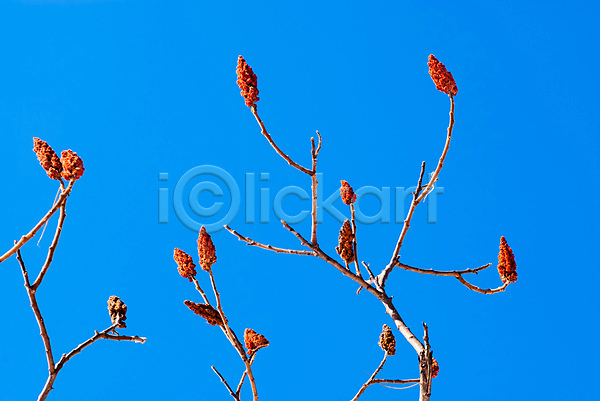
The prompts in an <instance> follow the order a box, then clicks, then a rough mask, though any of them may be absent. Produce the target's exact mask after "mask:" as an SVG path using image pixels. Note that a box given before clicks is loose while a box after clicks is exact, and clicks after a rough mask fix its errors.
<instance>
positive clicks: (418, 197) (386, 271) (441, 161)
mask: <svg viewBox="0 0 600 401" xmlns="http://www.w3.org/2000/svg"><path fill="white" fill-rule="evenodd" d="M449 114H450V122H449V124H448V129H447V136H446V143H445V144H444V150H443V151H442V155H441V156H440V159H439V161H438V165H437V167H436V169H435V171H434V172H433V173H432V174H431V178H430V179H429V182H428V183H427V185H426V186H425V188H423V189H422V190H421V181H422V179H423V172H424V170H425V162H423V164H421V174H420V177H419V185H418V187H417V190H415V192H413V201H412V203H411V205H410V209H409V210H408V214H407V215H406V219H404V225H403V227H402V232H401V233H400V237H399V238H398V242H397V243H396V248H395V249H394V253H393V254H392V258H391V259H390V262H389V263H388V265H387V266H386V267H385V269H383V271H382V272H381V273H380V274H379V276H378V281H379V285H380V286H381V287H385V282H386V280H387V278H388V276H389V274H390V273H391V272H392V270H393V269H394V266H395V265H396V262H397V260H398V255H399V254H400V248H401V247H402V242H403V241H404V236H405V235H406V232H407V231H408V228H409V227H410V220H411V218H412V216H413V213H414V211H415V208H416V207H417V205H418V204H419V203H420V202H421V201H422V200H423V199H425V197H426V196H427V194H429V192H430V191H431V190H432V189H433V185H434V184H435V182H436V181H437V180H438V178H439V175H440V171H441V170H442V166H443V165H444V160H445V159H446V154H447V153H448V149H449V148H450V139H451V138H452V129H453V127H454V97H453V96H452V95H450V113H449ZM419 192H420V193H419Z"/></svg>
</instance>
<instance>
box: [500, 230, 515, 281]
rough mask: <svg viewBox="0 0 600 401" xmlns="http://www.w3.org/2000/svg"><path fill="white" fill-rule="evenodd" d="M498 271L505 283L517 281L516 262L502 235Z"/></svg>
mask: <svg viewBox="0 0 600 401" xmlns="http://www.w3.org/2000/svg"><path fill="white" fill-rule="evenodd" d="M498 273H500V278H501V279H502V281H503V282H505V283H514V282H515V281H517V264H516V263H515V256H514V255H513V252H512V249H510V246H508V243H507V242H506V238H504V237H501V238H500V252H499V253H498Z"/></svg>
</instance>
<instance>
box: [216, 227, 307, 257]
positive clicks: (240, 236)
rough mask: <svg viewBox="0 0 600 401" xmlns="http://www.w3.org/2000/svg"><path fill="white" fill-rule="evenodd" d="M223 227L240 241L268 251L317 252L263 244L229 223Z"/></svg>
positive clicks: (301, 253) (296, 253) (297, 253)
mask: <svg viewBox="0 0 600 401" xmlns="http://www.w3.org/2000/svg"><path fill="white" fill-rule="evenodd" d="M223 227H225V229H226V230H227V231H229V232H230V233H231V234H233V235H235V236H236V237H238V239H239V240H240V241H244V242H246V244H247V245H251V246H256V247H258V248H262V249H266V250H268V251H273V252H277V253H290V254H294V255H314V254H315V253H314V252H311V251H300V250H295V249H285V248H277V247H274V246H271V245H265V244H261V243H260V242H257V241H254V240H253V239H250V238H248V237H244V236H243V235H242V234H240V233H238V232H237V231H235V230H234V229H233V228H231V227H229V226H228V225H224V226H223Z"/></svg>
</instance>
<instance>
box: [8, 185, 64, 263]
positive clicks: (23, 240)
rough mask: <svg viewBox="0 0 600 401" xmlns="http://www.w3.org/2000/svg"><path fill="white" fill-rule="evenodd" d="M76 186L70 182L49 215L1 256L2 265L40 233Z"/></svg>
mask: <svg viewBox="0 0 600 401" xmlns="http://www.w3.org/2000/svg"><path fill="white" fill-rule="evenodd" d="M74 184H75V180H72V181H71V182H69V185H68V186H67V188H66V189H65V190H64V191H63V192H62V193H61V194H60V197H59V198H58V201H57V202H56V203H55V204H54V206H52V208H51V209H50V210H49V211H48V213H46V215H45V216H44V217H42V219H41V220H40V221H39V222H38V223H37V224H36V225H35V227H33V228H32V229H31V231H29V232H28V233H27V234H25V235H24V236H22V237H21V239H19V241H17V242H16V243H15V245H14V246H13V247H12V248H10V249H9V250H8V251H7V252H6V253H5V254H4V255H2V256H0V263H2V262H4V261H5V260H6V259H8V258H9V257H11V256H12V255H14V254H15V253H16V252H17V249H20V248H21V247H22V246H23V245H25V244H26V243H27V241H29V240H30V239H31V238H33V236H34V235H35V233H37V232H38V230H39V229H40V228H41V227H42V226H43V225H44V223H45V222H46V221H48V219H49V218H50V217H52V215H53V214H54V213H55V212H56V211H57V210H58V209H59V208H60V207H61V206H62V204H63V202H65V200H66V199H67V196H69V193H70V192H71V190H72V189H73V185H74Z"/></svg>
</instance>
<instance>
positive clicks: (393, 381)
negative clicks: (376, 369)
mask: <svg viewBox="0 0 600 401" xmlns="http://www.w3.org/2000/svg"><path fill="white" fill-rule="evenodd" d="M420 381H421V380H420V379H406V380H396V379H373V384H382V383H390V384H408V383H419V382H420ZM386 387H388V386H386ZM392 388H394V387H392Z"/></svg>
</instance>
